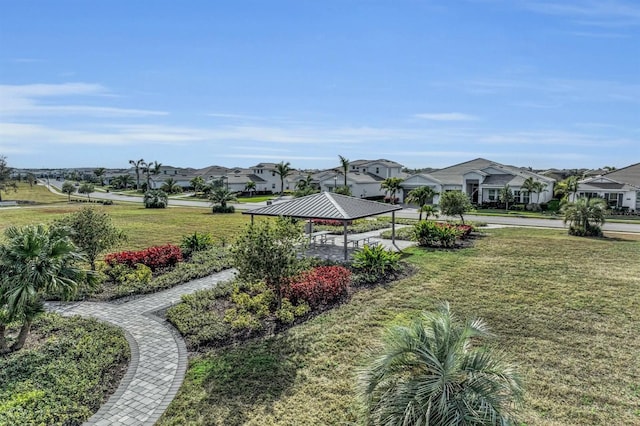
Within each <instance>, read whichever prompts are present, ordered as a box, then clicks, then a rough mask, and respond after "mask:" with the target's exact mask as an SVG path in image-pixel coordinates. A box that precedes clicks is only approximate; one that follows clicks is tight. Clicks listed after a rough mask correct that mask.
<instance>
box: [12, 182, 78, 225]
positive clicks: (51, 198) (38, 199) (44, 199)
mask: <svg viewBox="0 0 640 426" xmlns="http://www.w3.org/2000/svg"><path fill="white" fill-rule="evenodd" d="M2 200H3V201H8V200H15V201H31V202H34V203H37V204H52V203H54V204H58V203H66V202H67V196H66V195H58V194H54V193H53V192H51V191H49V190H48V189H47V187H46V186H44V185H33V187H31V186H29V184H28V183H24V182H21V183H19V184H18V192H13V191H10V192H8V193H7V192H4V191H2ZM2 211H3V210H2V209H0V212H2ZM0 223H2V222H1V221H0Z"/></svg>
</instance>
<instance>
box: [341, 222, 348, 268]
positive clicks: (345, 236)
mask: <svg viewBox="0 0 640 426" xmlns="http://www.w3.org/2000/svg"><path fill="white" fill-rule="evenodd" d="M342 224H343V227H344V260H345V262H346V261H347V260H349V255H348V254H347V221H346V220H343V221H342Z"/></svg>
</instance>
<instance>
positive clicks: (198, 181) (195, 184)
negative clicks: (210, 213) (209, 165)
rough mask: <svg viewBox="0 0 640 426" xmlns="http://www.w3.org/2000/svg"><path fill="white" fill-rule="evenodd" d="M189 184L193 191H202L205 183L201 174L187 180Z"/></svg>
mask: <svg viewBox="0 0 640 426" xmlns="http://www.w3.org/2000/svg"><path fill="white" fill-rule="evenodd" d="M189 185H191V187H192V188H193V190H194V191H195V192H202V190H203V189H204V187H205V186H206V185H207V183H206V182H205V181H204V178H203V177H202V176H196V177H194V178H193V179H191V180H190V181H189Z"/></svg>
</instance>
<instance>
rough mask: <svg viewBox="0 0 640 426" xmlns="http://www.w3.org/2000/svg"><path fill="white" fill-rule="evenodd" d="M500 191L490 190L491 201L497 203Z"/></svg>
mask: <svg viewBox="0 0 640 426" xmlns="http://www.w3.org/2000/svg"><path fill="white" fill-rule="evenodd" d="M497 192H498V190H497V189H490V190H489V192H488V194H489V201H496V199H497V194H496V193H497Z"/></svg>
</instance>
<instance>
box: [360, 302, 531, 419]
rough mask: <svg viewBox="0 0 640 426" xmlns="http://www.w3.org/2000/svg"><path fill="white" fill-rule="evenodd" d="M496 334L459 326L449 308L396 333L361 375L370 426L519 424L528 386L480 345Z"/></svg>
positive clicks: (480, 325)
mask: <svg viewBox="0 0 640 426" xmlns="http://www.w3.org/2000/svg"><path fill="white" fill-rule="evenodd" d="M490 335H491V334H490V333H489V330H488V328H487V326H486V324H485V323H484V321H482V320H479V319H474V320H468V321H466V322H465V323H464V324H460V323H459V322H458V321H457V320H456V318H455V316H454V315H453V314H452V313H451V311H450V309H449V305H448V304H447V303H446V302H445V303H443V304H442V306H441V307H440V308H439V309H438V311H437V312H424V313H423V314H422V316H421V318H419V319H417V320H416V321H414V322H413V323H412V324H411V325H410V326H408V327H401V326H396V327H393V328H391V329H389V330H388V332H387V335H386V339H385V344H384V348H383V350H382V354H381V355H380V356H378V357H377V358H375V359H374V360H373V362H372V363H371V365H370V366H369V367H368V368H366V369H363V370H362V371H361V373H360V376H359V388H360V396H361V398H362V399H363V401H364V405H365V407H366V410H367V416H368V418H367V424H371V425H506V424H513V423H514V421H515V419H514V408H515V407H516V406H517V404H518V403H519V402H520V401H521V399H522V393H523V390H522V384H521V380H520V377H519V375H518V373H517V372H516V370H515V369H514V367H513V366H512V365H510V364H509V363H508V362H506V361H505V360H504V359H503V357H502V356H501V354H499V353H496V352H492V351H490V350H489V349H488V348H485V347H478V346H476V341H477V339H478V338H486V337H489V336H490Z"/></svg>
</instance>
